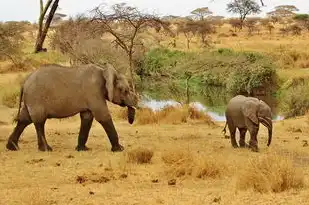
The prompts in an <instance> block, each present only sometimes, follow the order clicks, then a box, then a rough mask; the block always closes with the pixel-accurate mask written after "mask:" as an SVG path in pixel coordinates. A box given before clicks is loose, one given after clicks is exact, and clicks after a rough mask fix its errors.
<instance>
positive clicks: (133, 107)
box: [128, 106, 136, 110]
mask: <svg viewBox="0 0 309 205" xmlns="http://www.w3.org/2000/svg"><path fill="white" fill-rule="evenodd" d="M128 107H130V108H132V109H134V110H136V107H135V106H128Z"/></svg>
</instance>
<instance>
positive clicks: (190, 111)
mask: <svg viewBox="0 0 309 205" xmlns="http://www.w3.org/2000/svg"><path fill="white" fill-rule="evenodd" d="M136 120H137V123H138V124H142V125H145V124H156V123H166V124H178V123H187V122H188V120H194V121H200V122H203V123H205V124H208V125H214V124H215V123H214V121H213V120H212V118H211V117H210V116H208V115H207V114H206V113H204V112H202V111H199V110H197V109H196V108H193V107H189V106H187V105H185V106H183V107H181V106H179V107H175V106H165V107H164V108H163V109H161V110H159V111H153V110H151V109H150V108H141V109H139V110H138V111H137V114H136Z"/></svg>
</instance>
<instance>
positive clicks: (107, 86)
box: [6, 64, 138, 152]
mask: <svg viewBox="0 0 309 205" xmlns="http://www.w3.org/2000/svg"><path fill="white" fill-rule="evenodd" d="M106 100H108V101H110V102H112V103H114V104H117V105H120V106H122V107H125V106H126V107H128V117H129V119H128V121H129V123H130V124H132V123H133V121H134V115H135V108H134V107H135V106H136V105H137V101H138V98H137V95H136V94H135V93H133V92H132V91H131V89H130V86H129V83H128V81H127V80H126V79H125V77H124V76H123V75H121V74H119V73H117V72H116V70H115V69H114V68H113V67H112V66H111V65H110V64H105V65H104V67H99V66H96V65H93V64H89V65H83V66H79V67H73V68H69V67H64V66H60V65H45V66H42V67H41V68H39V69H38V70H36V71H34V72H33V73H31V74H30V75H29V76H28V77H27V79H26V80H25V82H24V84H23V86H22V88H21V96H20V105H19V111H18V115H17V117H16V119H15V121H16V122H17V125H16V127H15V129H14V131H13V132H12V134H11V135H10V137H9V139H8V142H7V145H6V147H7V149H9V150H18V149H19V148H18V140H19V138H20V135H21V134H22V132H23V130H24V129H25V128H26V127H27V126H28V125H30V124H31V123H33V124H34V126H35V129H36V133H37V138H38V148H39V150H40V151H52V148H51V147H50V146H49V145H48V143H47V141H46V138H45V130H44V125H45V122H46V120H47V119H49V118H66V117H70V116H73V115H76V114H77V113H80V118H81V124H80V131H79V136H78V144H77V147H76V150H78V151H81V150H88V148H87V147H86V142H87V139H88V135H89V131H90V128H91V125H92V122H93V119H95V120H97V121H98V122H99V123H100V124H101V125H102V126H103V128H104V130H105V132H106V134H107V136H108V138H109V141H110V143H111V145H112V148H111V150H112V151H113V152H115V151H122V150H123V149H124V148H123V146H121V145H120V144H119V140H118V134H117V132H116V130H115V127H114V124H113V121H112V118H111V115H110V113H109V110H108V107H107V102H106ZM22 102H23V103H22Z"/></svg>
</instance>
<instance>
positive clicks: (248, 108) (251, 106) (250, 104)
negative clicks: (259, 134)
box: [242, 100, 259, 125]
mask: <svg viewBox="0 0 309 205" xmlns="http://www.w3.org/2000/svg"><path fill="white" fill-rule="evenodd" d="M258 108H259V104H258V103H256V102H254V101H252V100H247V101H245V102H244V104H243V105H242V110H243V113H244V115H245V117H247V118H249V119H250V120H251V121H252V122H253V123H254V124H256V125H258V124H259V120H258V117H257V112H258Z"/></svg>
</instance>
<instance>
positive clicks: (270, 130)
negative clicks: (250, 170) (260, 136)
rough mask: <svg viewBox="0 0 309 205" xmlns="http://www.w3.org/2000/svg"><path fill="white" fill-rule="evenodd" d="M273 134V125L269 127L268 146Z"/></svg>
mask: <svg viewBox="0 0 309 205" xmlns="http://www.w3.org/2000/svg"><path fill="white" fill-rule="evenodd" d="M272 135H273V131H272V127H271V128H268V143H267V146H269V145H270V143H271V139H272Z"/></svg>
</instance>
